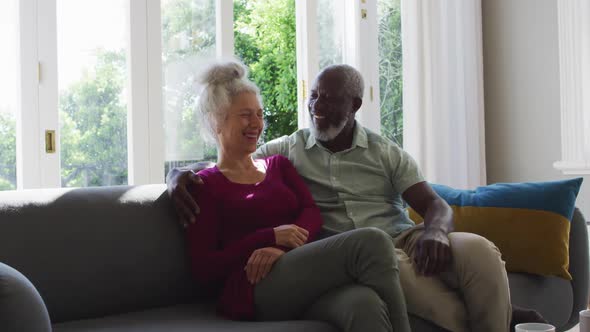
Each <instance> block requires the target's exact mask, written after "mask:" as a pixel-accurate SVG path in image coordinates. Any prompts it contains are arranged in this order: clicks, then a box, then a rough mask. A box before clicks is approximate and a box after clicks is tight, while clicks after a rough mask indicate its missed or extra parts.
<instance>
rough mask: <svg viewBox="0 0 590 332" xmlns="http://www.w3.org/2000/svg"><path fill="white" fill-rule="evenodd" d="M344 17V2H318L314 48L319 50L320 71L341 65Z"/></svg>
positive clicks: (328, 0) (326, 0) (329, 0)
mask: <svg viewBox="0 0 590 332" xmlns="http://www.w3.org/2000/svg"><path fill="white" fill-rule="evenodd" d="M344 17H345V16H344V1H342V0H321V1H318V3H317V34H318V38H317V46H316V48H317V49H318V50H319V52H318V57H319V69H320V70H322V69H323V68H325V67H327V66H330V65H335V64H340V63H343V54H342V53H343V50H344V29H343V24H344ZM310 83H311V82H310Z"/></svg>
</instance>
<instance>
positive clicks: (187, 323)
mask: <svg viewBox="0 0 590 332" xmlns="http://www.w3.org/2000/svg"><path fill="white" fill-rule="evenodd" d="M82 331H84V332H98V331H100V332H164V331H165V332H195V331H202V332H209V331H211V332H213V331H215V332H225V331H228V332H229V331H240V332H242V331H243V332H254V331H256V332H271V331H281V332H297V331H309V332H337V330H336V329H335V328H333V327H332V326H331V325H329V324H327V323H322V322H318V321H284V322H245V321H231V320H226V319H223V318H220V317H219V316H217V315H216V314H215V308H214V306H213V305H211V304H184V305H177V306H172V307H166V308H159V309H152V310H146V311H140V312H132V313H128V314H122V315H116V316H107V317H104V318H98V319H86V320H79V321H71V322H65V323H60V324H55V325H53V332H82Z"/></svg>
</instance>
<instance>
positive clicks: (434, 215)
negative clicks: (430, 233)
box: [424, 199, 454, 234]
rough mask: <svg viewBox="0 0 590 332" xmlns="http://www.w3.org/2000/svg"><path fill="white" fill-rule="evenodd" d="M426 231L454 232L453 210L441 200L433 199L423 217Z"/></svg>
mask: <svg viewBox="0 0 590 332" xmlns="http://www.w3.org/2000/svg"><path fill="white" fill-rule="evenodd" d="M424 226H425V227H426V229H431V228H435V229H440V230H441V231H443V232H445V233H447V234H448V233H450V232H452V231H453V230H454V224H453V209H451V207H450V206H449V205H448V204H447V203H446V202H445V201H443V200H442V199H435V200H432V202H430V204H429V205H428V209H427V210H426V215H425V216H424Z"/></svg>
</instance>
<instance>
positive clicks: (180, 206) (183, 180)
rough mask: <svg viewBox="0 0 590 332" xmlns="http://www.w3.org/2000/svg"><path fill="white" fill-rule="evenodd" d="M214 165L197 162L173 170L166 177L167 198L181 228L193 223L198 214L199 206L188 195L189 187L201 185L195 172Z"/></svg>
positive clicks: (201, 182)
mask: <svg viewBox="0 0 590 332" xmlns="http://www.w3.org/2000/svg"><path fill="white" fill-rule="evenodd" d="M213 165H214V164H213V163H210V162H199V163H196V164H192V165H189V166H186V167H180V168H173V169H172V170H170V172H168V175H167V176H166V185H167V187H168V196H170V198H171V199H172V203H173V204H174V208H175V210H176V213H177V214H178V217H179V219H180V222H181V224H182V226H183V227H187V226H188V224H189V223H194V222H195V220H196V217H197V214H199V206H198V205H197V203H196V202H195V200H194V199H193V197H192V195H191V194H190V191H189V187H190V186H191V185H197V186H200V185H202V184H203V181H202V180H201V178H200V177H199V176H198V175H197V172H198V171H200V170H203V169H205V168H208V167H212V166H213Z"/></svg>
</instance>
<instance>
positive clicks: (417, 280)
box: [395, 225, 512, 332]
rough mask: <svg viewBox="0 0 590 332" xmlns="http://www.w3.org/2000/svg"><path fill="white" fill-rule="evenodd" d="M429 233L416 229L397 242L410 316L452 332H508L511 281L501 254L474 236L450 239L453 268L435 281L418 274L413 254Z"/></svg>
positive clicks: (455, 235)
mask: <svg viewBox="0 0 590 332" xmlns="http://www.w3.org/2000/svg"><path fill="white" fill-rule="evenodd" d="M423 232H424V226H423V225H417V226H415V227H413V228H411V229H409V230H407V231H405V232H403V233H402V234H400V235H399V236H397V237H396V238H395V246H396V249H395V250H396V255H397V257H398V264H399V269H400V282H401V284H402V288H403V290H404V295H405V296H404V297H405V299H406V304H407V307H408V312H409V313H412V314H414V315H416V316H419V317H421V318H424V319H426V320H429V321H431V322H433V323H435V324H436V325H439V326H441V327H444V328H445V329H447V330H449V331H453V332H462V331H479V332H502V331H508V330H509V326H510V319H511V314H512V306H511V304H510V292H509V288H508V276H507V275H506V269H505V267H504V262H503V261H502V258H501V254H500V251H499V250H498V248H497V247H496V246H495V245H494V244H493V243H492V242H490V241H488V240H487V239H485V238H483V237H481V236H479V235H475V234H471V233H460V232H456V233H450V234H449V240H450V245H451V252H452V257H453V258H452V263H451V266H450V268H449V270H448V271H447V272H444V273H442V274H441V275H439V276H435V277H425V276H422V275H420V274H418V273H417V271H416V269H415V265H414V259H413V254H414V251H415V249H416V243H417V241H418V239H419V238H420V236H421V235H422V234H423Z"/></svg>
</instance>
